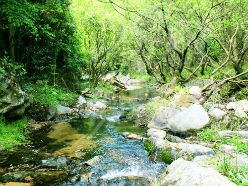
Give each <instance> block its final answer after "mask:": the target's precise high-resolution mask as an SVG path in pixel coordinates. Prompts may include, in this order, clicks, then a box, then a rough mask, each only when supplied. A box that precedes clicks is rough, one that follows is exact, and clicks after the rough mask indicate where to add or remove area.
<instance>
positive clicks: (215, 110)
mask: <svg viewBox="0 0 248 186" xmlns="http://www.w3.org/2000/svg"><path fill="white" fill-rule="evenodd" d="M208 114H209V115H210V116H212V117H213V118H215V119H216V120H221V119H223V117H224V116H225V115H226V112H225V111H223V110H221V109H219V108H213V109H211V110H210V111H209V112H208Z"/></svg>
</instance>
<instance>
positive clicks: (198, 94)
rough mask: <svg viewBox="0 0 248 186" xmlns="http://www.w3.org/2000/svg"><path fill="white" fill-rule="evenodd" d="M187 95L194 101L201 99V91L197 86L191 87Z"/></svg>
mask: <svg viewBox="0 0 248 186" xmlns="http://www.w3.org/2000/svg"><path fill="white" fill-rule="evenodd" d="M189 93H190V94H191V95H192V96H193V97H195V98H196V99H200V98H201V97H202V90H201V88H200V87H198V86H192V87H190V89H189Z"/></svg>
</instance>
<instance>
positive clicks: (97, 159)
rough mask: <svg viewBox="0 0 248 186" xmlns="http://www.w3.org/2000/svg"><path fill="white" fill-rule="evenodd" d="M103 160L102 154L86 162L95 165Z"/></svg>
mask: <svg viewBox="0 0 248 186" xmlns="http://www.w3.org/2000/svg"><path fill="white" fill-rule="evenodd" d="M101 160H102V156H95V157H94V158H92V159H90V160H88V161H86V162H84V164H85V165H88V166H95V165H97V164H98V163H99V162H100V161H101Z"/></svg>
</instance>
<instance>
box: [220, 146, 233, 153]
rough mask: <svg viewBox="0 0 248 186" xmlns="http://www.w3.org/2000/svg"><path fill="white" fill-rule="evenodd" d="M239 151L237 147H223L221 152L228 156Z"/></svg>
mask: <svg viewBox="0 0 248 186" xmlns="http://www.w3.org/2000/svg"><path fill="white" fill-rule="evenodd" d="M236 150H237V147H235V146H232V145H221V146H220V151H222V152H224V153H227V154H233V153H235V151H236Z"/></svg>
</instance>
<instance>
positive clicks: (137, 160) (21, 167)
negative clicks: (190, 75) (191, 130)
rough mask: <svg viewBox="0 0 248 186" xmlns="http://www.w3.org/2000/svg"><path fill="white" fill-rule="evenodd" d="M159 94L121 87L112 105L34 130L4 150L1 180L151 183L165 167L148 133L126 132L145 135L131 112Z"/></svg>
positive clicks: (64, 185)
mask: <svg viewBox="0 0 248 186" xmlns="http://www.w3.org/2000/svg"><path fill="white" fill-rule="evenodd" d="M152 96H154V93H153V92H152V91H151V90H149V89H139V90H132V91H126V92H124V93H121V94H120V95H119V96H118V97H119V98H118V99H116V100H113V101H109V102H108V103H107V104H108V110H107V111H105V112H103V113H100V114H98V115H97V116H94V117H93V116H92V117H88V118H80V119H78V118H77V119H75V118H74V119H71V120H69V121H67V122H55V123H53V124H52V125H51V127H47V128H46V130H45V131H42V132H38V133H37V134H35V136H33V138H32V143H31V144H30V145H29V146H28V147H24V148H21V149H18V151H16V152H14V153H5V154H0V167H1V169H0V181H1V182H10V181H11V182H31V183H33V184H34V185H63V186H67V185H78V186H84V185H102V186H105V185H118V186H122V185H123V186H124V185H135V186H136V185H149V183H150V182H151V181H152V180H153V179H154V178H157V177H158V176H159V175H160V174H161V173H162V172H163V171H164V169H165V166H166V165H165V164H164V163H163V162H159V161H158V162H153V161H150V159H149V156H148V153H147V151H146V149H145V147H144V145H143V139H126V138H125V137H123V135H122V133H123V132H129V133H131V134H138V135H142V136H145V134H146V129H143V128H139V127H137V126H135V123H134V121H129V120H128V119H127V118H126V117H125V116H126V115H127V113H129V112H130V110H131V109H132V108H133V107H135V106H136V105H137V104H141V103H144V102H146V101H147V100H148V98H150V97H152Z"/></svg>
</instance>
